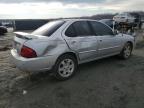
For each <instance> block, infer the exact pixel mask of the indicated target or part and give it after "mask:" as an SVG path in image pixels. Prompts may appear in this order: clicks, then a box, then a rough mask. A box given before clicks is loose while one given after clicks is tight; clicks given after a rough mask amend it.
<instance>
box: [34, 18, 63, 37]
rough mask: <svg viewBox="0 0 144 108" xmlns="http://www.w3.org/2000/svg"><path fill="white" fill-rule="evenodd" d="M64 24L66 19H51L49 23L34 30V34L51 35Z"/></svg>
mask: <svg viewBox="0 0 144 108" xmlns="http://www.w3.org/2000/svg"><path fill="white" fill-rule="evenodd" d="M63 24H64V21H61V20H57V21H51V22H48V23H47V24H45V25H43V26H41V27H40V28H38V29H36V30H35V31H34V32H32V34H33V35H42V36H51V35H52V34H53V33H54V32H55V31H56V30H57V29H58V28H60V27H61V26H62V25H63Z"/></svg>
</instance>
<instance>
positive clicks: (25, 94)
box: [0, 31, 144, 108]
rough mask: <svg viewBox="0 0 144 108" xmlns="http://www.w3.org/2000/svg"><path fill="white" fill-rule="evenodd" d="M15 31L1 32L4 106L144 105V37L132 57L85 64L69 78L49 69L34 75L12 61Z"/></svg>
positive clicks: (132, 107)
mask: <svg viewBox="0 0 144 108" xmlns="http://www.w3.org/2000/svg"><path fill="white" fill-rule="evenodd" d="M13 35H14V34H13V33H8V34H7V35H5V36H0V108H144V41H143V39H142V36H143V32H142V31H139V33H137V37H138V38H137V40H138V43H137V46H136V49H135V50H134V52H133V55H132V57H131V58H130V59H128V60H120V59H118V58H116V57H109V58H106V59H102V60H98V61H94V62H90V63H86V64H82V65H80V66H79V68H78V72H77V74H76V75H75V76H74V77H73V78H72V79H70V80H67V81H61V82H60V81H56V80H55V79H53V78H52V77H51V76H50V75H49V74H48V72H46V73H37V74H35V75H33V76H31V78H29V77H28V74H26V73H25V72H21V71H19V70H18V69H16V68H15V67H14V66H13V65H12V64H10V48H11V43H12V38H13Z"/></svg>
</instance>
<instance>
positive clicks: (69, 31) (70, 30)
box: [65, 25, 76, 37]
mask: <svg viewBox="0 0 144 108" xmlns="http://www.w3.org/2000/svg"><path fill="white" fill-rule="evenodd" d="M65 35H66V36H68V37H75V36H76V32H75V30H74V28H73V25H70V26H69V27H68V29H67V30H66V32H65Z"/></svg>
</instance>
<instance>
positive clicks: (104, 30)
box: [90, 21, 113, 36]
mask: <svg viewBox="0 0 144 108" xmlns="http://www.w3.org/2000/svg"><path fill="white" fill-rule="evenodd" d="M90 24H91V26H92V28H93V30H94V33H95V35H97V36H104V35H113V31H112V30H111V29H110V28H109V27H107V26H106V25H104V24H102V23H100V22H96V21H90Z"/></svg>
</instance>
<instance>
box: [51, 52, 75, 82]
mask: <svg viewBox="0 0 144 108" xmlns="http://www.w3.org/2000/svg"><path fill="white" fill-rule="evenodd" d="M76 70H77V60H76V58H75V57H73V56H72V55H68V54H65V55H63V56H61V57H59V58H58V60H57V61H56V64H55V66H54V67H53V73H54V77H55V78H56V79H58V80H67V79H69V78H71V77H72V76H73V75H74V74H75V72H76Z"/></svg>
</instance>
